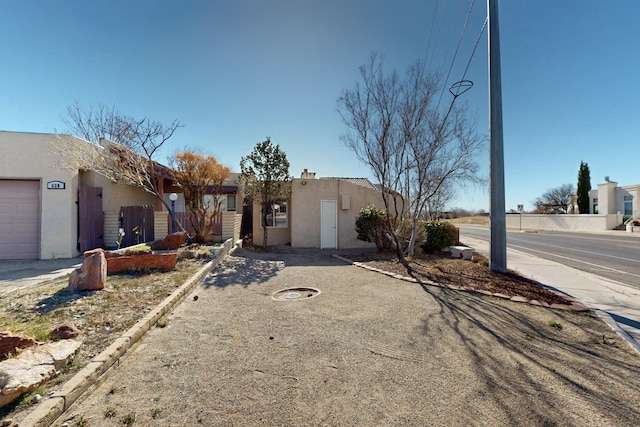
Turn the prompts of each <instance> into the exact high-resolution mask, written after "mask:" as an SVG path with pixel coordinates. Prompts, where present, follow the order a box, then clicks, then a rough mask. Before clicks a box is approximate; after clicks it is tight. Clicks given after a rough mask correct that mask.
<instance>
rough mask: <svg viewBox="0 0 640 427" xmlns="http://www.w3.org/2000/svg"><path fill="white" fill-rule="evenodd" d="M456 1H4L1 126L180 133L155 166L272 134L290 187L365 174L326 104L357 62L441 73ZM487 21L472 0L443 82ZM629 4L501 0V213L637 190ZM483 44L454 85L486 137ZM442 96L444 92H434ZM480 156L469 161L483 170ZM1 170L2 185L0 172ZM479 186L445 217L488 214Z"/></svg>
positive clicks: (233, 159) (461, 15)
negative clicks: (603, 186) (93, 110)
mask: <svg viewBox="0 0 640 427" xmlns="http://www.w3.org/2000/svg"><path fill="white" fill-rule="evenodd" d="M470 4H471V1H470V0H465V1H462V0H448V1H445V0H440V1H436V0H406V1H394V0H273V1H271V0H237V1H231V0H226V1H218V0H202V1H190V0H181V1H178V0H175V1H169V0H126V1H124V0H95V1H80V0H47V1H34V0H25V1H18V0H4V1H2V2H0V40H2V42H1V43H0V130H9V131H24V132H56V131H57V132H64V131H65V130H66V129H65V126H64V124H63V123H62V121H61V116H62V115H63V114H64V112H65V110H66V107H67V106H69V105H70V104H72V103H73V102H74V101H78V102H80V103H81V104H82V105H84V106H90V105H97V104H106V105H108V106H114V107H115V108H116V109H117V110H118V111H120V112H121V113H123V114H126V115H131V116H134V117H139V118H141V117H149V118H151V119H154V120H157V121H160V122H164V123H167V124H168V123H170V122H171V121H172V120H173V119H179V120H180V121H181V122H182V123H183V124H184V127H183V128H180V129H179V130H178V131H177V133H176V134H175V136H174V137H173V138H172V139H171V140H170V143H169V144H168V145H167V146H166V147H165V149H164V150H163V152H162V153H161V154H160V157H159V158H158V160H160V161H165V160H166V156H168V155H170V154H172V153H173V152H175V151H176V150H178V149H183V148H184V147H186V146H189V147H199V148H201V149H202V150H203V151H204V152H205V153H206V154H213V155H215V156H216V157H217V158H218V160H219V161H220V162H221V163H224V164H226V165H228V166H229V167H231V168H232V169H233V170H236V171H237V170H239V162H240V158H241V157H242V156H244V155H247V154H249V153H250V152H251V150H252V149H253V147H254V146H255V144H256V143H257V142H259V141H262V140H263V139H264V138H265V137H266V136H270V137H271V140H272V141H273V142H274V143H277V144H280V146H281V147H282V148H283V150H284V151H285V153H286V154H287V157H288V158H289V161H290V163H291V169H290V172H291V174H292V175H293V176H299V174H300V173H301V172H302V169H303V168H308V169H309V170H310V171H314V172H317V174H318V175H319V176H348V177H370V175H371V174H370V172H369V170H368V169H367V168H366V167H365V166H364V165H361V164H359V163H358V161H357V159H356V158H355V156H354V155H353V154H352V153H351V152H350V151H349V150H348V149H347V148H345V147H344V146H343V145H341V143H340V141H339V137H340V135H341V134H343V133H344V131H345V127H344V125H343V123H342V122H341V119H340V116H339V115H338V113H337V110H336V99H337V98H338V96H339V95H340V92H341V90H342V89H344V88H348V87H351V86H352V85H353V83H354V81H355V80H356V79H358V66H360V65H362V64H364V63H366V62H367V60H368V58H369V55H370V53H371V52H373V51H376V52H379V53H381V54H383V55H385V57H386V65H387V66H388V67H389V68H395V69H397V70H398V71H399V72H404V70H405V69H406V67H407V66H408V65H409V64H411V63H413V62H415V61H416V60H417V59H419V58H427V59H428V64H429V66H430V68H431V70H432V71H441V72H443V73H444V74H445V75H446V73H447V71H448V69H449V66H450V65H451V63H452V61H453V55H454V51H455V49H456V45H457V43H458V39H459V37H460V34H461V31H462V27H463V24H464V22H465V18H466V15H467V11H468V10H469V7H470ZM485 17H486V1H483V0H476V1H475V4H474V6H473V9H472V13H471V15H470V18H469V22H468V25H467V28H466V31H465V33H464V36H463V38H462V43H461V47H460V50H459V52H458V55H457V57H456V59H455V61H453V70H452V73H451V76H450V78H449V80H448V84H450V83H452V82H455V81H457V80H459V79H460V78H461V76H462V72H463V70H464V68H465V66H466V64H467V62H468V61H469V58H470V55H471V50H472V48H473V45H474V43H475V40H476V38H477V37H478V34H479V32H480V29H481V27H482V24H483V22H484V19H485ZM638 17H640V1H637V0H619V1H615V2H605V1H595V0H564V1H557V0H536V1H524V0H502V1H501V2H500V30H501V50H502V88H503V108H504V115H503V117H504V150H505V182H506V208H507V209H515V208H516V206H517V205H518V204H519V203H522V204H524V205H525V208H526V209H530V208H531V202H532V201H533V200H534V199H535V198H536V197H537V196H539V195H540V194H542V193H543V192H544V191H545V190H547V189H549V188H552V187H557V186H559V185H562V184H565V183H571V184H574V185H575V184H576V182H577V172H578V167H579V165H580V161H581V160H583V161H586V162H588V164H589V166H590V169H591V177H592V187H595V186H596V185H597V184H598V183H599V182H601V181H602V180H603V178H604V176H610V177H611V179H612V180H614V181H617V182H618V183H619V184H620V185H628V184H637V183H640V167H639V159H640V157H639V154H640V150H639V148H640V147H639V144H638V140H639V135H640V107H638V99H640V78H639V77H638V76H640V47H639V46H638V43H639V42H640V25H638V22H637V20H638ZM487 74H488V73H487V32H486V31H485V32H484V35H483V38H482V40H481V42H480V45H479V47H478V51H477V52H476V55H475V56H474V58H473V61H472V62H471V67H470V70H469V72H468V74H467V76H466V78H467V79H469V80H473V81H474V83H475V85H474V87H473V89H472V90H471V91H470V92H467V93H466V94H465V95H463V96H462V97H461V98H459V100H463V101H466V102H468V104H469V107H470V111H471V112H472V113H473V115H474V116H475V118H476V119H477V123H478V132H479V133H481V134H487V133H488V116H487V114H488V112H487V110H488V109H487V105H488V95H487V91H488V89H487V79H488V76H487ZM444 99H445V100H446V102H448V100H449V99H450V98H448V95H447V94H446V93H445V98H444ZM488 159H489V154H488V151H487V152H486V153H485V154H484V155H482V156H481V157H479V159H478V160H479V162H480V163H481V164H482V171H483V173H484V174H486V175H487V176H488V167H489V166H488V163H489V161H488ZM1 174H2V173H1V171H0V175H1ZM488 206H489V197H488V189H486V188H485V189H473V188H472V189H468V190H465V191H463V192H460V194H459V195H458V198H457V199H456V200H455V201H454V202H453V203H452V204H451V206H450V207H463V208H468V209H485V210H488Z"/></svg>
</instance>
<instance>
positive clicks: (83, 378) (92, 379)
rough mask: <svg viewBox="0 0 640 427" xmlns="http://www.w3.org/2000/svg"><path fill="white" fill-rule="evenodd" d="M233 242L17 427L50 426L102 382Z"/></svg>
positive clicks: (216, 263)
mask: <svg viewBox="0 0 640 427" xmlns="http://www.w3.org/2000/svg"><path fill="white" fill-rule="evenodd" d="M235 247H236V242H234V241H233V239H228V240H227V241H226V242H224V244H223V246H222V249H221V250H220V251H219V252H218V253H217V254H216V257H215V259H213V260H211V261H209V262H208V263H207V264H205V265H204V267H202V268H201V269H200V270H198V271H197V272H196V273H195V274H194V275H193V276H191V278H189V279H188V280H187V281H186V282H185V283H184V284H183V285H182V286H180V287H179V288H178V289H176V290H175V291H174V292H172V293H171V295H169V296H168V297H167V298H166V299H165V300H164V301H162V302H161V303H160V304H159V305H158V306H157V307H156V308H155V309H153V310H152V311H150V312H149V313H147V315H146V316H144V317H143V318H142V319H140V320H138V322H137V323H136V324H135V325H133V326H132V327H131V328H130V329H129V330H128V331H126V332H125V333H123V334H122V335H121V336H120V338H118V339H117V340H115V341H114V342H113V343H112V344H111V345H110V346H109V347H107V348H106V349H105V350H104V351H103V352H102V353H100V354H99V355H97V356H96V357H94V358H93V359H92V360H91V362H89V364H88V365H87V366H85V367H84V368H82V369H81V370H80V371H79V372H78V373H77V374H75V375H74V376H73V377H71V378H70V379H69V380H68V381H67V382H66V383H65V384H64V386H63V387H62V389H60V390H59V391H58V392H57V393H55V394H53V395H52V396H51V397H49V398H48V399H46V400H43V401H42V402H41V403H39V404H38V407H37V408H36V409H35V410H34V411H33V412H31V413H30V414H29V415H28V416H27V417H26V418H25V419H24V420H23V421H21V422H20V423H19V424H18V425H19V426H20V427H46V426H50V425H51V424H53V423H54V422H55V421H56V420H57V419H58V418H59V417H60V416H61V415H62V414H63V413H64V412H65V411H67V410H68V409H69V408H70V407H71V405H73V403H75V402H76V401H77V400H78V399H79V398H80V397H81V396H82V395H83V394H84V393H85V392H86V391H87V390H89V388H90V387H91V386H92V385H93V384H94V383H96V382H97V381H102V380H104V378H105V376H106V375H108V373H109V370H110V368H111V367H112V366H114V365H116V364H117V362H118V361H119V360H120V358H121V357H122V356H124V355H125V353H127V351H128V350H130V349H131V348H132V347H133V346H134V344H136V343H137V342H138V341H139V340H140V338H142V337H143V336H144V334H145V333H147V332H148V331H149V329H151V327H152V326H153V325H155V324H156V322H157V321H158V319H160V318H161V317H162V316H164V315H166V314H167V313H170V312H171V311H172V310H173V309H174V307H176V306H177V305H178V304H180V303H181V302H182V301H183V300H184V299H185V298H186V296H187V295H188V294H189V293H191V291H192V290H193V289H194V288H195V287H196V286H197V285H198V284H199V283H200V280H201V279H202V278H203V277H205V276H206V275H207V274H208V273H209V272H210V271H211V270H212V269H213V268H214V267H216V266H217V265H218V264H220V262H221V261H222V260H223V259H224V257H226V256H227V255H228V254H229V253H230V252H231V251H232V250H233V249H234V248H235Z"/></svg>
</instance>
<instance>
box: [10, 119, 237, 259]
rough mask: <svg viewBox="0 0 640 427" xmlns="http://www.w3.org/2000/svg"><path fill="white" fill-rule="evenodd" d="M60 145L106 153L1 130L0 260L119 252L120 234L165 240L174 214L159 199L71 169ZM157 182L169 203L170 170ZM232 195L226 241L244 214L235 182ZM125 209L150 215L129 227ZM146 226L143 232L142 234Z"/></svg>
mask: <svg viewBox="0 0 640 427" xmlns="http://www.w3.org/2000/svg"><path fill="white" fill-rule="evenodd" d="M61 146H64V147H65V148H64V149H65V150H67V149H75V148H77V149H78V150H83V149H88V147H91V149H96V150H98V149H101V148H99V147H96V146H95V145H93V144H91V143H89V142H87V141H84V140H82V139H79V138H76V137H73V136H69V135H57V134H45V133H28V132H6V131H0V259H53V258H73V257H76V256H78V255H80V254H81V253H82V252H84V251H85V250H88V249H94V248H96V247H105V248H113V247H116V246H117V244H118V240H119V229H120V228H122V229H123V231H124V233H125V235H126V238H127V239H129V240H130V241H131V239H133V238H137V239H138V240H139V239H142V240H143V241H151V240H157V239H161V238H163V237H164V236H166V235H167V233H168V232H169V229H170V219H169V213H168V212H167V210H166V208H165V207H164V205H163V204H162V202H160V201H159V200H158V199H157V198H156V197H155V196H153V195H152V194H149V193H148V192H146V191H144V190H142V189H140V188H136V187H129V186H126V185H121V184H117V183H114V182H112V181H110V180H109V179H108V178H106V177H104V176H103V175H101V174H99V173H96V172H95V171H92V170H80V169H77V170H74V169H70V168H68V167H66V166H65V164H66V162H65V156H64V155H63V153H61V152H60V149H59V148H60V147H61ZM56 147H57V148H58V149H56ZM158 179H159V180H161V182H162V185H161V189H162V191H163V192H164V193H165V194H164V197H166V198H168V195H169V194H170V193H171V192H174V191H176V192H177V191H178V188H177V187H174V186H173V181H172V180H171V177H170V175H169V174H168V169H167V168H164V167H161V168H159V175H158ZM227 190H228V192H229V194H228V195H227V197H231V196H233V199H231V198H226V199H225V203H226V204H225V209H226V210H225V213H224V214H223V215H222V221H223V223H222V226H221V233H222V234H224V236H221V237H226V236H227V235H228V237H235V238H237V237H238V236H239V228H240V219H241V215H239V214H236V212H235V210H232V208H231V206H233V203H234V202H235V197H236V196H235V192H237V190H238V187H237V185H235V184H233V183H231V185H230V186H228V187H227ZM180 199H182V205H180V202H181V200H180ZM169 205H170V203H169ZM180 206H184V199H183V198H181V197H178V201H177V207H176V210H178V208H179V207H180ZM125 207H139V208H142V207H144V208H145V211H146V216H142V217H140V218H142V219H137V220H135V221H134V222H127V220H128V219H130V218H127V217H125V215H124V214H123V212H129V211H127V210H123V209H124V208H125ZM134 210H136V209H134ZM182 210H184V209H182ZM149 211H150V212H149ZM143 213H144V212H143ZM149 215H150V216H149ZM225 220H226V221H227V223H228V224H226V225H225V224H224V221H225ZM141 221H142V222H145V224H141ZM141 225H144V230H145V234H144V235H138V236H136V232H137V230H139V228H140V227H139V226H141ZM136 227H138V228H136ZM134 229H135V230H134ZM225 233H226V234H225Z"/></svg>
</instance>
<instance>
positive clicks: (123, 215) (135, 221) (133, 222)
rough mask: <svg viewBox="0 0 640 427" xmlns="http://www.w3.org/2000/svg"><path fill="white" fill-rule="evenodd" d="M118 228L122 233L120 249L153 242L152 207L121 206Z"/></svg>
mask: <svg viewBox="0 0 640 427" xmlns="http://www.w3.org/2000/svg"><path fill="white" fill-rule="evenodd" d="M120 228H121V229H122V230H123V231H124V236H123V237H122V243H121V244H120V247H121V248H124V247H127V246H132V245H137V244H138V243H145V242H152V241H153V240H154V238H155V237H154V228H153V206H151V205H145V206H122V207H121V208H120Z"/></svg>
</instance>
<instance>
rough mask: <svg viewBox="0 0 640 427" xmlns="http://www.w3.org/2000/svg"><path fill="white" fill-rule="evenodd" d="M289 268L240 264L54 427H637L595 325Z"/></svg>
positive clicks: (617, 351) (293, 264)
mask: <svg viewBox="0 0 640 427" xmlns="http://www.w3.org/2000/svg"><path fill="white" fill-rule="evenodd" d="M284 252H286V251H284ZM290 252H291V253H266V254H260V253H252V252H247V251H244V250H242V249H237V250H236V251H235V252H233V253H232V254H231V255H230V256H228V257H227V259H226V260H225V261H224V262H223V264H222V265H221V266H220V267H219V268H218V269H217V270H215V271H214V272H213V273H212V274H211V275H210V276H208V277H207V278H206V279H205V280H204V282H203V283H202V285H201V286H200V287H199V288H197V289H196V290H195V291H194V293H193V294H192V295H191V296H189V297H187V299H186V300H185V301H184V302H183V303H182V304H181V305H180V306H179V307H178V308H177V309H176V310H175V312H174V313H173V314H172V315H171V316H170V317H169V322H168V326H167V327H165V328H162V329H161V328H154V329H153V330H152V331H150V332H149V333H148V334H147V335H146V336H145V337H144V338H143V339H142V341H141V343H140V345H139V346H138V347H137V348H136V349H135V351H134V353H133V354H131V355H130V356H128V357H127V358H126V359H124V360H123V362H122V363H121V365H120V366H119V367H118V368H114V370H113V371H112V373H111V374H110V376H109V377H108V378H107V379H106V381H105V382H104V383H103V384H102V385H100V386H99V387H98V388H97V389H96V390H94V391H93V393H92V394H91V395H90V396H88V397H86V398H84V399H82V400H80V401H79V403H78V404H76V405H75V406H74V407H72V408H71V411H69V412H67V413H66V414H64V415H63V417H62V418H61V419H60V420H59V421H58V422H57V424H56V425H61V424H62V423H63V422H64V421H65V420H69V421H68V422H69V425H91V426H94V425H95V426H98V425H99V426H121V425H123V422H125V421H126V420H127V419H129V420H131V419H133V418H135V424H134V425H140V426H187V425H188V426H195V425H205V426H219V425H220V426H253V425H278V426H283V425H288V426H298V425H300V426H307V425H308V426H316V425H329V426H338V425H339V426H381V425H383V426H384V425H389V426H391V425H393V426H396V425H419V426H424V425H431V426H450V425H490V426H517V425H522V426H549V425H581V426H591V425H593V426H603V425H605V426H606V425H612V426H613V425H615V426H624V425H629V426H630V425H637V424H638V423H639V422H640V392H638V390H640V375H638V372H640V358H639V357H638V356H637V355H636V354H634V353H632V352H631V351H630V350H628V349H627V348H628V347H627V346H626V345H625V343H623V342H621V341H620V340H619V339H618V338H617V336H616V335H615V334H614V333H613V332H611V330H610V329H608V327H607V326H606V325H605V324H604V323H602V322H601V321H600V320H598V319H597V318H593V317H589V316H587V315H584V314H575V313H566V312H558V311H553V310H550V309H546V308H541V307H534V306H529V305H525V304H517V303H511V302H508V301H503V300H500V299H496V298H490V297H481V296H477V295H475V294H470V293H464V292H457V291H446V290H442V289H439V288H434V287H425V288H423V287H421V286H419V285H416V284H411V283H408V282H403V281H400V280H397V279H393V278H390V277H388V276H385V275H381V274H378V273H374V272H370V271H367V270H364V269H361V268H358V267H355V266H351V265H347V264H344V263H342V262H340V261H338V260H336V259H334V258H332V257H331V256H330V254H329V253H326V252H320V251H290ZM289 287H310V288H316V289H318V290H319V291H320V292H321V293H320V294H317V295H316V294H314V293H313V291H309V293H304V292H300V291H296V292H297V293H298V294H299V296H300V298H297V299H295V298H286V297H295V296H297V295H294V294H285V298H282V299H280V300H275V299H273V298H272V294H273V293H274V292H276V291H278V290H281V289H284V288H289ZM307 295H312V296H311V297H307ZM313 295H316V296H313ZM196 296H197V297H198V298H197V299H196V298H195V297H196ZM552 320H553V321H555V322H556V323H555V325H556V327H552V326H551V325H550V321H552ZM551 323H553V322H551ZM85 422H86V424H81V423H85ZM74 423H75V424H74Z"/></svg>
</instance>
